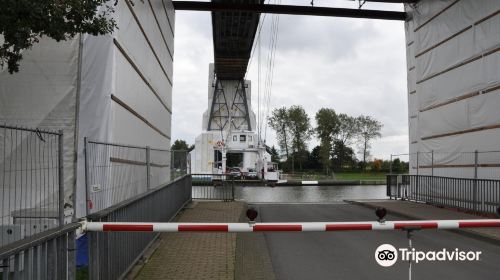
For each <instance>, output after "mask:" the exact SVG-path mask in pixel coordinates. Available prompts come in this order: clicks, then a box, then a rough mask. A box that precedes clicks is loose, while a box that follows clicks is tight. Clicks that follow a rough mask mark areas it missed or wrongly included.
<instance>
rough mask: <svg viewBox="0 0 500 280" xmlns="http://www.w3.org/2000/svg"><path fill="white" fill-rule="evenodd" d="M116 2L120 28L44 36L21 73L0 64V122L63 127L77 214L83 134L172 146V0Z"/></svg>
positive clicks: (81, 201)
mask: <svg viewBox="0 0 500 280" xmlns="http://www.w3.org/2000/svg"><path fill="white" fill-rule="evenodd" d="M113 3H114V1H113ZM115 10H116V12H115V14H114V15H113V16H114V17H115V19H116V21H117V24H118V27H119V28H118V29H117V30H116V31H115V33H114V34H112V35H106V36H100V37H93V36H88V35H82V36H77V37H75V38H74V39H72V40H69V41H67V42H60V43H56V42H55V41H52V40H50V39H45V38H42V39H41V42H40V43H39V44H36V45H35V46H34V47H33V49H31V50H27V51H25V52H24V54H23V56H24V59H23V61H22V63H21V71H20V72H19V73H16V74H15V75H10V74H8V72H7V71H5V69H2V70H1V71H0V122H1V123H4V122H5V123H8V124H12V125H16V124H17V125H23V126H26V127H31V128H44V129H48V130H59V129H62V130H63V131H64V175H65V194H66V203H68V204H70V205H73V203H76V212H77V213H76V215H77V217H81V216H84V215H85V204H86V201H85V192H86V191H85V164H84V154H83V146H84V145H83V138H84V137H88V138H89V139H91V140H98V141H102V142H115V143H124V144H129V145H140V146H150V147H152V148H159V149H169V147H170V134H171V133H170V132H171V111H172V109H171V108H172V77H173V53H174V50H173V48H174V35H173V33H174V23H175V20H174V10H173V6H172V3H171V1H169V0H160V1H156V0H145V1H134V5H130V3H128V1H118V5H117V7H116V9H115ZM75 143H77V146H76V147H75ZM75 155H76V158H75ZM75 162H76V167H75ZM166 162H168V160H167V161H166ZM160 171H161V172H163V171H165V172H166V174H169V173H168V172H169V170H168V171H167V170H154V172H156V173H158V172H160ZM75 172H76V173H75ZM75 189H76V197H75V196H74V190H75Z"/></svg>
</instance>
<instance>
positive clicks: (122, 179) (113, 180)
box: [84, 139, 187, 214]
mask: <svg viewBox="0 0 500 280" xmlns="http://www.w3.org/2000/svg"><path fill="white" fill-rule="evenodd" d="M84 143H85V144H84V149H85V177H86V180H85V181H86V186H87V213H88V214H91V213H96V212H98V211H101V210H103V209H106V208H107V207H111V206H113V205H116V204H118V203H120V202H122V201H125V200H127V199H130V198H132V197H135V196H138V195H140V194H143V193H145V192H147V191H148V190H151V189H154V188H157V187H159V186H161V185H164V184H165V183H168V182H171V181H172V180H173V179H175V178H177V177H180V176H183V175H185V174H187V152H186V151H169V150H163V149H155V148H150V147H141V146H131V145H122V144H114V143H104V142H97V141H89V140H87V139H85V141H84Z"/></svg>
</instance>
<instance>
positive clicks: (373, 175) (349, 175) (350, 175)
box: [288, 171, 387, 181]
mask: <svg viewBox="0 0 500 280" xmlns="http://www.w3.org/2000/svg"><path fill="white" fill-rule="evenodd" d="M386 174H387V173H385V172H361V171H357V172H356V171H353V172H335V177H332V175H329V176H327V175H325V174H321V173H318V172H308V173H301V174H300V173H299V174H297V173H296V174H295V175H292V174H289V175H288V176H289V177H288V179H296V180H333V179H335V180H361V181H363V180H384V181H385V179H386Z"/></svg>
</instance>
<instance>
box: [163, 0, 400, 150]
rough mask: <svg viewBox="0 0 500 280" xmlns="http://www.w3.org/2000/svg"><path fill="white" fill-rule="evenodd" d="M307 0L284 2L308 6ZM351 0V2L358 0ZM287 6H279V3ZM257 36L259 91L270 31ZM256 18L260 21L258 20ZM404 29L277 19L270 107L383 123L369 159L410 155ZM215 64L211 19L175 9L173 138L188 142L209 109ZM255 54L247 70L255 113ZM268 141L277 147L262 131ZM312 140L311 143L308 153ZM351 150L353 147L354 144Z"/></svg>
mask: <svg viewBox="0 0 500 280" xmlns="http://www.w3.org/2000/svg"><path fill="white" fill-rule="evenodd" d="M309 2H310V1H297V0H295V1H288V2H287V3H290V4H308V3H309ZM356 2H357V1H356ZM356 2H350V1H344V0H338V1H332V0H321V1H319V0H316V1H315V2H314V3H315V5H316V6H335V7H357V6H356V5H357V4H356ZM283 3H285V2H283ZM363 8H364V9H390V10H402V9H403V7H402V5H399V4H373V3H369V4H366V5H365V6H364V7H363ZM271 18H272V15H267V16H266V19H265V20H264V26H263V29H262V33H261V36H260V37H261V49H262V54H261V73H263V74H261V75H262V76H261V80H262V83H261V92H262V91H263V88H264V83H263V79H264V77H265V76H264V73H265V71H266V70H267V68H266V59H265V58H267V50H268V44H269V30H270V23H271ZM261 20H262V17H261ZM404 42H405V41H404V26H403V22H399V21H383V20H368V19H366V20H365V19H347V18H330V17H312V16H295V15H280V16H279V33H278V43H277V49H276V58H275V69H274V79H273V87H272V95H271V103H270V106H271V108H275V107H280V106H287V107H289V106H291V105H296V104H299V105H302V106H303V107H304V108H305V110H306V112H307V113H308V114H309V117H310V118H311V120H312V124H313V125H315V122H314V115H315V113H316V111H318V110H319V109H320V108H322V107H328V108H333V109H335V111H336V112H337V113H347V114H349V115H352V116H357V115H360V114H364V115H370V116H373V117H374V118H376V119H378V120H379V121H380V122H382V124H383V125H384V127H383V129H382V138H380V139H378V140H375V141H373V145H372V146H373V148H372V155H373V156H374V157H377V158H388V157H389V155H390V154H391V153H392V154H396V153H406V152H408V114H407V112H408V102H407V97H406V96H407V95H406V92H407V91H406V84H407V82H406V58H405V44H404ZM211 62H213V46H212V27H211V16H210V13H207V12H176V23H175V56H174V88H173V118H172V140H176V139H184V140H186V141H187V142H188V143H190V144H192V143H194V139H195V137H196V136H197V135H198V134H200V133H201V131H202V130H201V119H202V114H203V112H204V111H205V110H206V109H207V95H208V93H207V90H208V88H207V84H208V64H209V63H211ZM257 69H258V59H257V55H255V56H254V57H253V58H252V62H251V65H250V68H249V71H248V73H247V79H249V80H251V81H252V87H253V89H252V107H253V109H254V111H255V113H257V80H258V79H257V76H258V75H257ZM267 143H268V144H269V145H273V144H274V145H276V140H275V134H274V132H273V131H272V130H271V129H270V128H268V129H267ZM317 144H318V143H317V141H316V140H312V141H311V142H310V143H309V147H310V148H312V147H314V146H315V145H317ZM354 147H356V145H354Z"/></svg>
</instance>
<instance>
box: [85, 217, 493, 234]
mask: <svg viewBox="0 0 500 280" xmlns="http://www.w3.org/2000/svg"><path fill="white" fill-rule="evenodd" d="M82 227H83V230H85V231H141V232H279V231H287V232H293V231H359V230H402V229H406V228H417V229H460V228H481V227H500V219H484V220H431V221H385V222H306V223H125V222H109V223H100V222H82Z"/></svg>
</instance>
